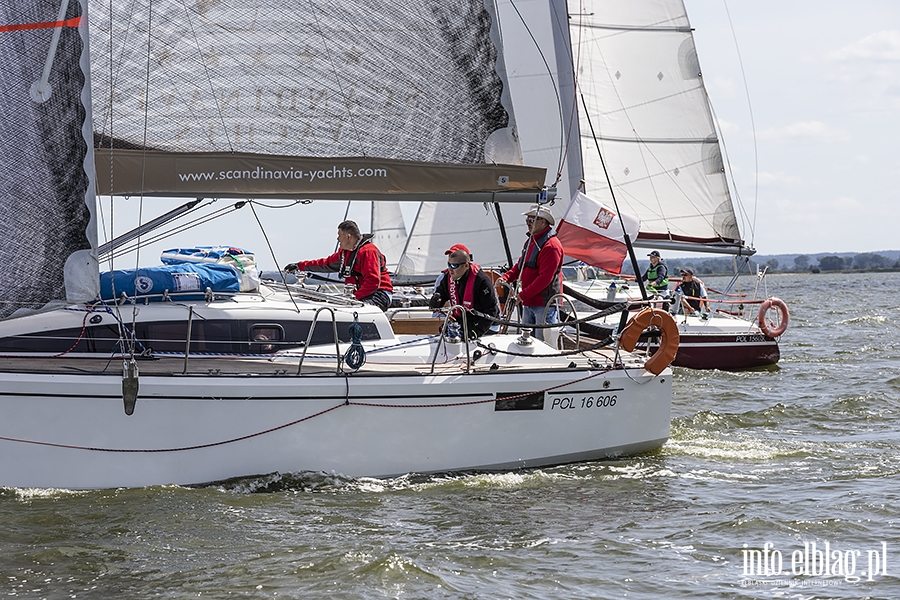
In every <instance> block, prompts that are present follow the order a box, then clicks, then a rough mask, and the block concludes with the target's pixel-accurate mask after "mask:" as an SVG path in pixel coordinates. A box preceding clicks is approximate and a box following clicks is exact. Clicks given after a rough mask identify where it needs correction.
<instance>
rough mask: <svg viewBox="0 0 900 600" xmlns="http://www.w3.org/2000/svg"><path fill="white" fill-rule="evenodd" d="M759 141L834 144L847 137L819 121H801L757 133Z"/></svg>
mask: <svg viewBox="0 0 900 600" xmlns="http://www.w3.org/2000/svg"><path fill="white" fill-rule="evenodd" d="M759 137H760V139H766V140H774V141H789V140H790V141H799V142H834V141H841V140H846V139H848V138H847V135H846V134H844V133H842V132H840V131H838V130H835V129H832V128H831V127H829V126H828V125H826V124H825V123H822V122H821V121H802V122H799V123H793V124H791V125H788V126H787V127H782V128H776V127H769V128H767V129H764V130H762V131H760V132H759Z"/></svg>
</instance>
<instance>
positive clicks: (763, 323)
mask: <svg viewBox="0 0 900 600" xmlns="http://www.w3.org/2000/svg"><path fill="white" fill-rule="evenodd" d="M770 308H775V309H776V310H778V312H779V313H780V314H781V319H780V323H779V325H778V327H775V323H778V321H775V320H774V319H773V320H769V319H767V318H766V316H767V314H768V312H769V309H770ZM756 320H757V322H758V323H759V329H760V331H762V332H763V333H764V334H765V335H767V336H769V337H770V338H776V337H778V336H779V335H781V334H782V333H784V332H785V330H786V329H787V327H788V323H789V322H790V320H791V315H790V313H788V307H787V304H785V303H784V300H781V299H780V298H769V299H768V300H766V301H765V302H763V303H762V304H760V305H759V314H758V315H757V316H756Z"/></svg>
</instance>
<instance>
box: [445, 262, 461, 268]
mask: <svg viewBox="0 0 900 600" xmlns="http://www.w3.org/2000/svg"><path fill="white" fill-rule="evenodd" d="M447 266H448V267H450V268H451V269H458V268H460V267H461V266H462V265H461V264H459V265H457V264H453V263H449V262H448V263H447Z"/></svg>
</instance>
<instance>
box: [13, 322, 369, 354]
mask: <svg viewBox="0 0 900 600" xmlns="http://www.w3.org/2000/svg"><path fill="white" fill-rule="evenodd" d="M360 326H361V327H362V340H363V341H372V340H378V339H381V336H380V335H379V333H378V327H377V326H376V325H375V324H374V323H365V322H363V323H360ZM128 327H130V324H128ZM309 327H310V322H309V321H282V322H279V323H254V322H252V321H235V320H219V321H204V320H202V319H195V320H194V322H193V323H192V325H191V352H198V353H200V352H205V353H210V354H270V353H273V352H278V351H279V350H286V349H290V348H302V347H303V344H305V343H306V338H307V337H308V336H309ZM337 331H338V339H339V340H340V342H342V343H349V342H350V341H351V340H350V323H347V322H343V323H338V324H337ZM135 335H136V337H137V340H138V344H137V346H136V349H137V351H138V352H143V351H144V350H146V349H150V350H152V351H154V352H178V353H183V352H184V349H185V345H186V339H187V322H186V321H162V322H151V323H137V324H136V325H135ZM311 343H312V345H321V344H333V343H334V332H333V329H332V324H331V321H330V320H328V319H326V320H323V321H319V322H317V323H316V329H315V331H314V332H313V336H312V342H311ZM121 350H122V348H121V346H120V345H119V327H118V325H115V324H112V325H98V326H93V327H87V328H85V330H84V331H82V329H81V328H80V327H78V328H72V329H57V330H54V331H41V332H34V333H28V334H23V335H16V336H8V337H5V338H2V339H0V352H47V353H54V354H59V353H63V352H89V353H98V354H112V353H115V352H120V351H121Z"/></svg>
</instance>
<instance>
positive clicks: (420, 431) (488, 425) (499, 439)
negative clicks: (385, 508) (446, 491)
mask: <svg viewBox="0 0 900 600" xmlns="http://www.w3.org/2000/svg"><path fill="white" fill-rule="evenodd" d="M278 306H279V303H278V301H277V300H276V299H274V298H269V299H268V301H267V302H265V303H258V302H252V301H250V298H247V301H243V302H241V301H238V302H235V301H229V302H224V303H222V302H213V303H202V302H198V303H196V306H195V314H200V315H203V316H204V318H207V319H212V318H215V317H216V316H223V315H228V317H229V318H234V319H245V320H246V319H250V318H257V319H260V320H263V321H266V322H269V321H271V320H272V319H273V318H274V315H275V314H276V313H277V310H276V309H277V307H278ZM289 306H290V305H289ZM315 308H316V306H311V307H308V306H305V305H301V310H300V311H297V310H289V311H287V312H288V313H289V314H291V315H293V316H294V317H295V318H297V319H304V318H305V319H306V320H307V321H309V320H310V318H311V316H312V311H313V310H314V309H315ZM349 310H350V315H352V311H353V310H357V311H359V313H360V315H361V321H362V320H363V319H369V320H370V321H372V320H374V322H375V323H376V324H377V325H378V327H379V329H380V330H381V331H382V333H384V335H383V336H382V339H380V340H378V341H377V342H367V343H365V344H364V346H365V348H366V352H367V359H368V360H367V363H366V364H365V365H364V366H363V368H362V369H360V371H359V372H357V373H354V374H344V373H342V374H338V373H337V372H336V366H335V365H336V363H335V360H334V358H327V357H324V356H323V355H325V354H328V353H331V354H334V350H335V348H334V344H331V346H330V348H329V347H328V346H316V347H311V348H310V350H309V356H307V357H306V358H305V359H304V363H303V374H302V375H297V370H298V362H299V356H300V352H301V351H300V350H297V349H292V350H289V351H283V352H278V353H275V354H273V355H272V356H270V357H269V358H261V357H259V356H249V357H234V356H229V357H196V356H194V355H193V354H192V355H191V358H190V364H189V368H188V369H187V370H186V371H187V374H182V371H183V370H184V369H183V363H184V358H183V356H159V357H157V359H156V360H151V361H139V363H138V364H139V367H140V370H141V373H140V377H139V385H140V388H139V393H138V398H137V402H136V405H135V409H134V412H133V414H132V415H127V414H126V413H125V410H124V402H123V395H122V378H121V371H120V370H119V371H118V372H114V373H113V372H107V373H108V374H92V372H98V371H100V370H101V369H102V368H103V366H104V365H111V366H112V367H116V365H117V364H118V365H119V366H121V361H120V359H114V360H113V361H112V363H108V356H106V355H104V356H102V357H98V356H96V355H93V356H89V355H88V354H85V353H82V354H80V355H77V356H74V355H67V356H65V357H48V356H44V357H37V356H35V357H34V358H21V357H20V358H15V359H10V358H9V356H5V357H2V359H3V361H4V362H3V364H4V365H5V367H3V368H2V369H0V485H2V486H10V487H38V488H70V489H92V488H111V487H141V486H147V485H160V484H182V485H187V484H203V483H208V482H214V481H220V480H224V479H229V478H234V477H241V476H253V475H262V474H268V473H273V472H282V473H287V472H301V471H324V472H338V473H341V474H344V475H347V476H373V477H389V476H394V475H400V474H403V473H409V472H419V473H430V472H443V471H458V470H503V469H515V468H521V467H535V466H545V465H554V464H562V463H567V462H575V461H583V460H591V459H599V458H605V457H612V456H621V455H625V454H633V453H636V452H641V451H645V450H649V449H653V448H657V447H659V446H661V445H662V444H663V443H664V442H665V441H666V439H667V438H668V436H669V424H670V414H669V411H670V405H671V394H672V376H671V370H668V369H667V370H666V371H664V372H663V374H662V375H660V376H652V375H650V374H649V373H647V372H646V371H644V370H643V369H642V368H641V364H642V363H641V361H640V360H636V359H634V358H633V357H631V356H629V355H625V357H624V360H625V361H626V363H625V365H624V367H627V370H626V368H623V366H621V365H620V366H618V367H616V368H613V361H612V357H613V353H612V352H611V351H607V352H606V353H605V354H604V353H600V352H594V353H586V354H585V355H570V356H554V355H553V354H554V351H553V350H552V349H551V348H549V347H548V346H545V345H543V344H540V343H539V342H536V341H535V342H534V344H533V345H531V346H524V347H523V346H520V345H518V344H517V342H516V336H514V335H506V336H491V337H488V338H485V342H491V343H493V344H494V345H495V347H496V348H498V349H500V350H501V352H499V353H497V354H491V353H489V352H484V348H483V347H482V348H481V351H482V352H484V353H483V354H482V355H481V356H478V357H477V358H475V357H474V354H473V355H472V358H474V360H473V361H472V364H471V367H470V369H469V370H470V372H469V373H466V372H465V371H466V368H465V365H466V358H465V357H466V351H465V346H464V345H462V344H456V345H454V344H449V345H448V346H447V351H445V350H441V351H440V352H439V353H438V356H437V361H436V366H435V369H434V373H433V374H432V373H431V361H432V357H433V356H434V349H435V343H436V340H435V339H431V340H425V341H422V340H420V341H418V342H412V340H414V339H415V338H413V337H409V338H406V337H402V338H398V337H395V336H393V334H392V333H391V332H390V329H389V328H388V329H386V328H385V326H386V323H387V321H386V319H385V318H384V315H383V314H382V313H381V312H380V311H377V309H374V312H373V310H372V309H365V308H353V309H349ZM261 311H264V312H261ZM184 312H185V309H184V307H183V306H177V305H172V304H168V305H167V304H164V303H158V304H151V305H150V306H147V307H143V308H142V312H141V315H140V316H141V317H145V318H147V319H158V320H165V319H166V318H167V316H168V317H170V316H171V315H172V314H175V313H178V314H180V315H183V314H184ZM338 312H339V314H338V316H339V318H340V319H343V320H346V318H348V316H347V312H348V309H339V310H338ZM67 313H68V314H67ZM256 313H260V314H259V316H256V317H254V315H255V314H256ZM84 314H85V313H84V311H81V312H77V311H73V310H70V311H56V312H53V313H48V314H47V315H43V316H38V317H36V319H37V320H39V321H40V322H42V323H45V324H55V326H59V325H60V323H61V322H63V321H66V322H67V324H68V325H71V324H72V323H77V324H80V323H82V322H84V320H85V317H84V316H83V315H84ZM104 318H106V317H104ZM282 318H283V317H282ZM36 322H37V321H36ZM19 323H20V325H19V328H21V323H22V321H19ZM14 326H16V323H15V322H7V323H6V324H4V325H2V326H0V334H4V331H3V330H2V328H3V327H8V328H12V327H14ZM6 334H7V335H8V332H6ZM0 337H2V336H0ZM404 342H407V343H404ZM411 342H412V343H411ZM347 348H348V344H343V343H342V344H341V352H342V353H344V352H346V350H347ZM379 350H380V351H379ZM476 350H478V348H477V347H476V346H475V344H472V345H471V346H470V353H474V352H475V351H476ZM505 352H513V353H520V354H530V355H529V356H512V355H510V354H507V353H505ZM22 361H28V362H22ZM98 365H99V366H98ZM519 395H520V396H519ZM498 396H499V397H500V398H501V402H500V403H498V402H497V401H496V400H497V398H498ZM508 396H519V399H518V400H502V399H503V398H506V397H508ZM598 400H600V402H599V403H598ZM511 404H513V405H515V406H514V407H513V406H510V405H511ZM510 408H516V409H515V410H510ZM498 409H505V410H498Z"/></svg>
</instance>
